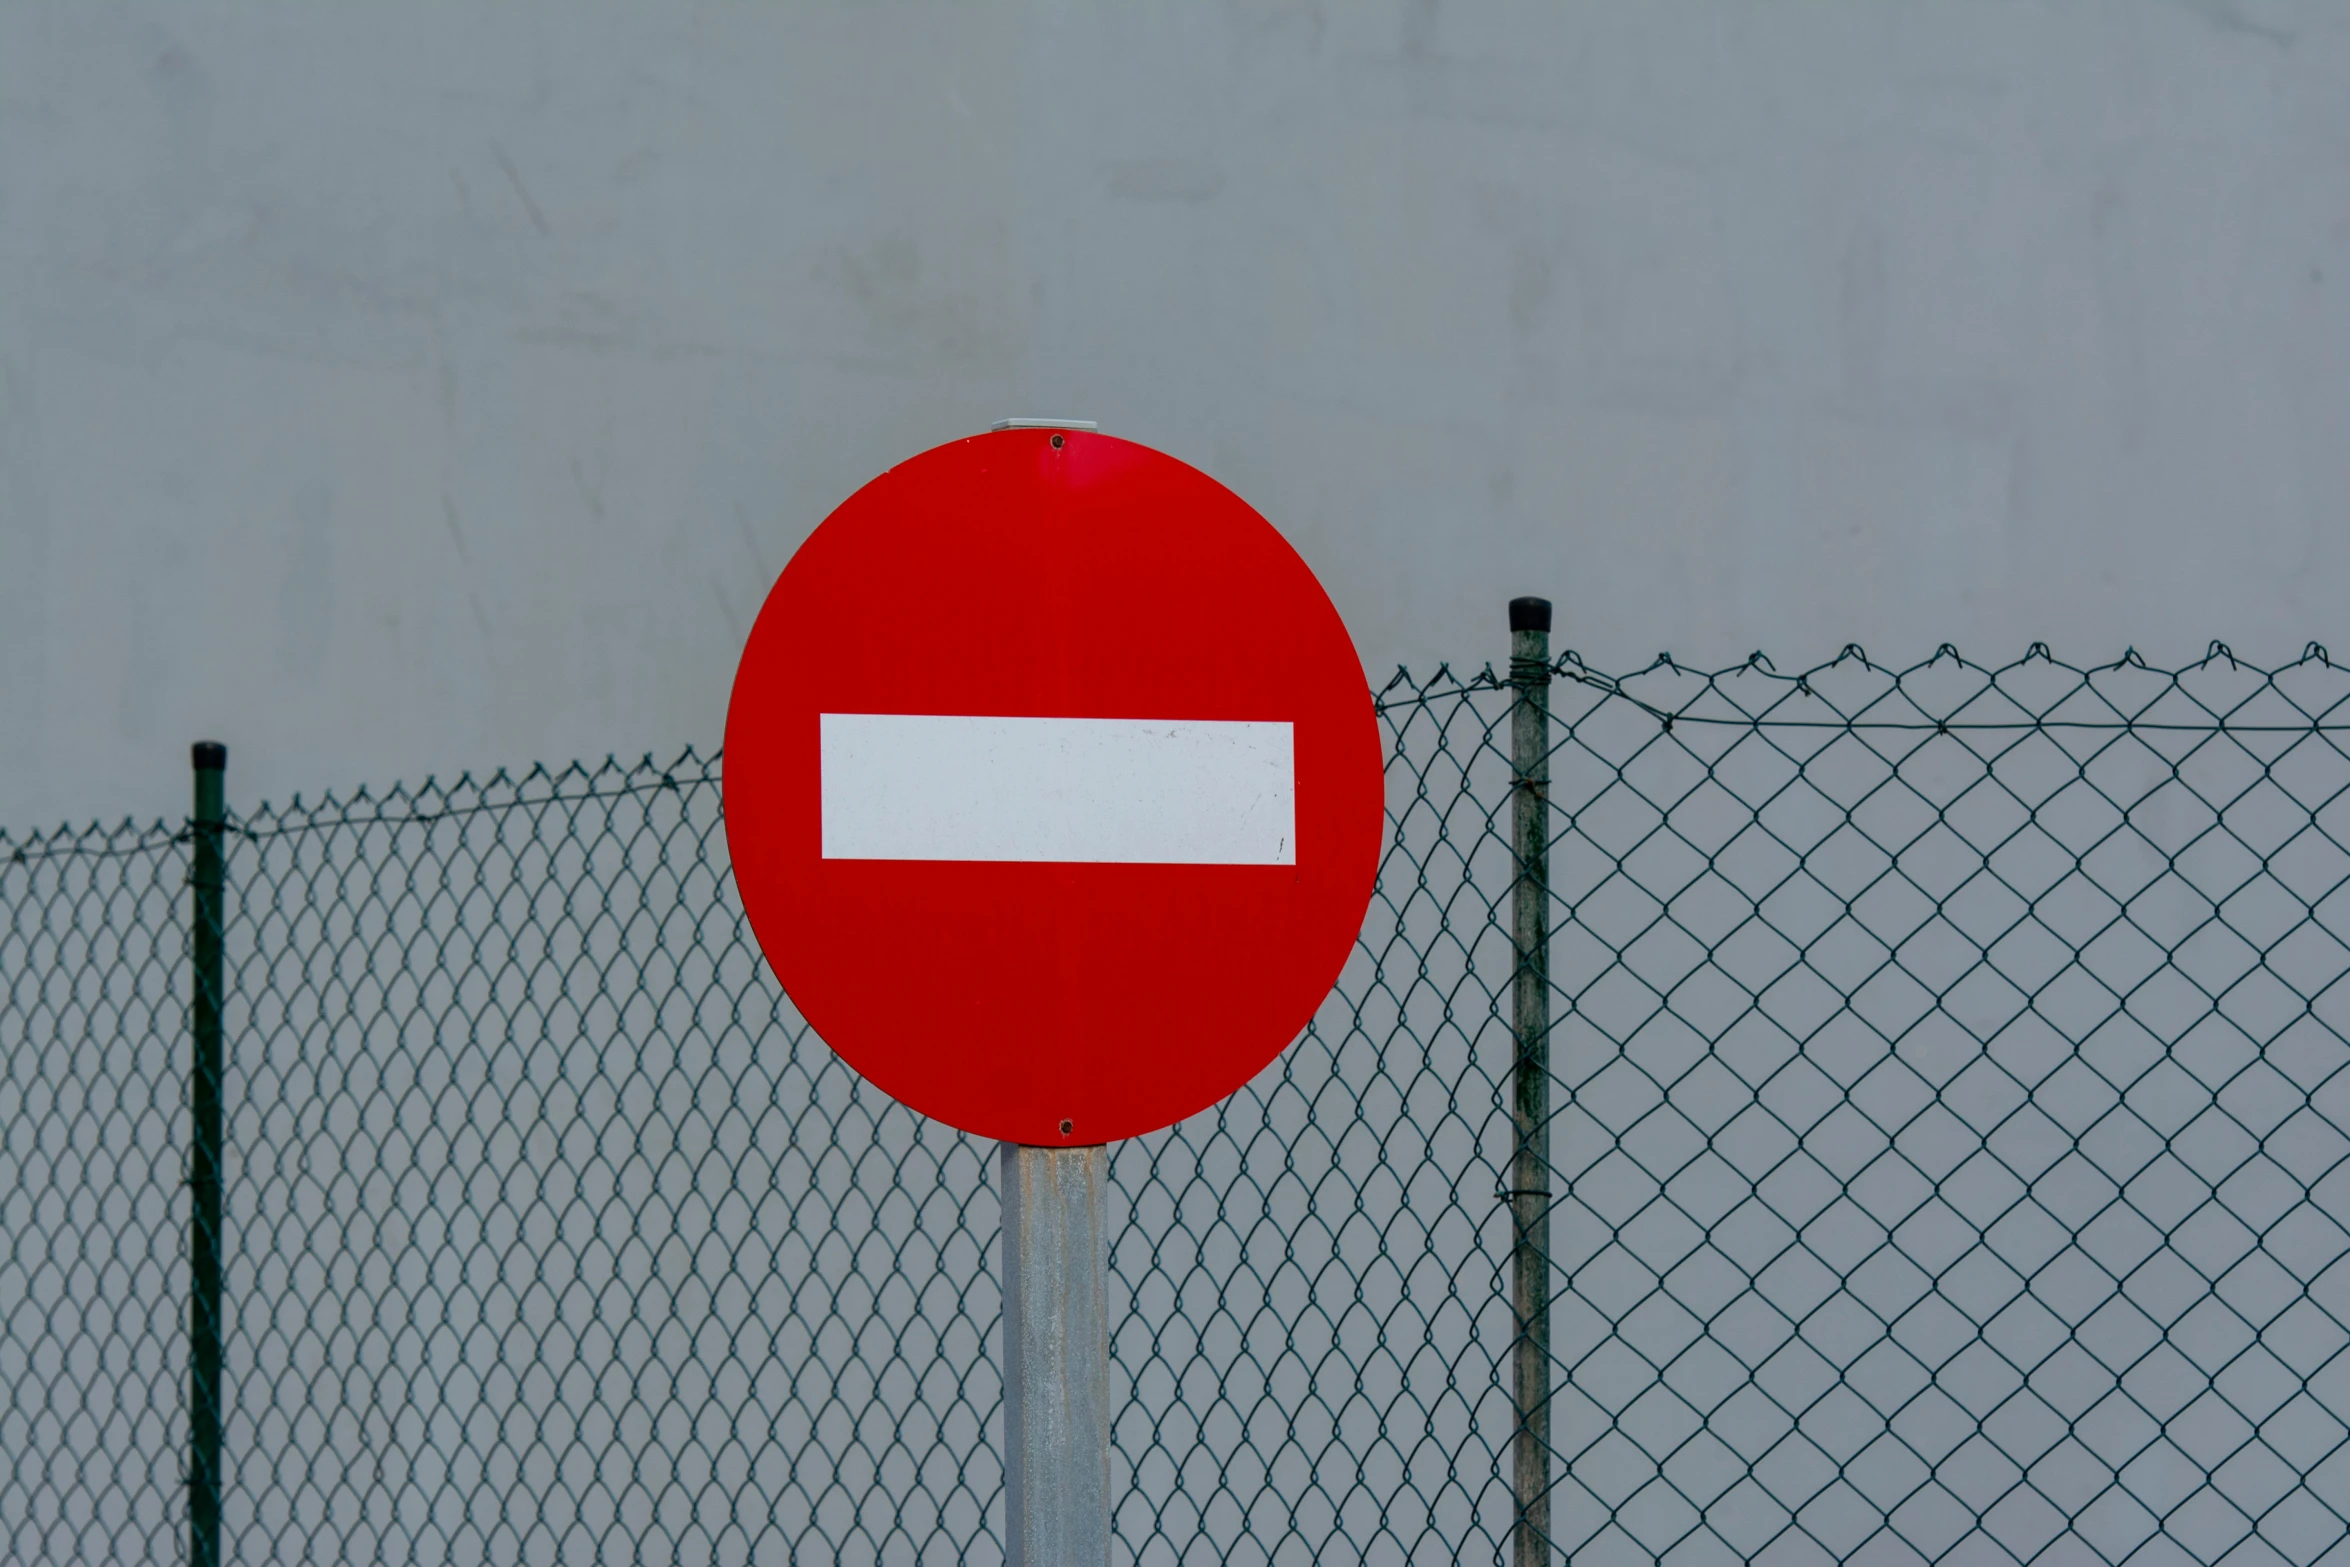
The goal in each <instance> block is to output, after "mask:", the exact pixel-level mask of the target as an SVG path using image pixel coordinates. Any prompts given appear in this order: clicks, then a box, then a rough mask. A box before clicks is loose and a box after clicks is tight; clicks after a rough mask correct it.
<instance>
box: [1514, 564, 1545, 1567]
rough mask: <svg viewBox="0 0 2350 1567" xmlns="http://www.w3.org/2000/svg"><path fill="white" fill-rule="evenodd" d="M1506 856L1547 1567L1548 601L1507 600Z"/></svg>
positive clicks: (1532, 1481)
mask: <svg viewBox="0 0 2350 1567" xmlns="http://www.w3.org/2000/svg"><path fill="white" fill-rule="evenodd" d="M1510 687H1511V689H1512V691H1513V692H1515V699H1514V700H1513V701H1512V702H1511V704H1510V771H1511V774H1512V778H1511V788H1510V794H1511V811H1510V848H1511V851H1512V853H1513V854H1514V855H1515V857H1516V859H1517V872H1518V874H1517V881H1516V884H1515V886H1514V887H1513V888H1512V891H1511V896H1510V942H1511V945H1512V946H1514V947H1515V948H1516V956H1517V969H1516V973H1515V974H1514V976H1513V979H1512V985H1511V996H1510V1003H1511V1005H1510V1023H1511V1030H1510V1031H1511V1033H1512V1035H1513V1036H1514V1038H1515V1042H1516V1045H1517V1059H1516V1061H1515V1062H1514V1063H1513V1066H1512V1071H1511V1074H1510V1123H1511V1129H1512V1131H1513V1132H1514V1133H1515V1134H1516V1144H1517V1146H1516V1152H1515V1155H1514V1157H1513V1158H1512V1159H1511V1161H1510V1219H1511V1246H1510V1310H1511V1314H1512V1315H1513V1317H1514V1318H1515V1319H1516V1324H1515V1325H1516V1328H1517V1342H1516V1343H1515V1345H1514V1346H1513V1353H1512V1357H1511V1358H1512V1362H1513V1363H1512V1366H1511V1373H1512V1375H1511V1401H1512V1403H1513V1405H1514V1406H1515V1412H1516V1415H1517V1431H1516V1433H1515V1441H1514V1443H1513V1444H1512V1445H1513V1448H1514V1451H1513V1452H1512V1454H1511V1460H1512V1462H1511V1492H1512V1495H1513V1496H1514V1498H1515V1499H1516V1502H1517V1514H1518V1516H1517V1527H1516V1529H1515V1531H1514V1537H1513V1541H1512V1549H1511V1560H1512V1562H1513V1563H1514V1564H1515V1567H1549V1563H1550V1561H1551V1549H1550V1199H1551V1191H1550V600H1548V599H1537V598H1521V599H1512V600H1510Z"/></svg>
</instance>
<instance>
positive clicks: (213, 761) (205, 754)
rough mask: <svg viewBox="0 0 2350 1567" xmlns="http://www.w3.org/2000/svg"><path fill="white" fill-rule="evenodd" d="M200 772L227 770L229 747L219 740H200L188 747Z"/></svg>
mask: <svg viewBox="0 0 2350 1567" xmlns="http://www.w3.org/2000/svg"><path fill="white" fill-rule="evenodd" d="M188 750H189V752H190V754H191V755H192V756H193V758H194V760H195V763H196V771H198V772H200V773H218V772H225V771H226V770H227V769H228V747H227V746H225V745H222V744H221V743H220V742H219V741H218V740H199V741H197V742H196V743H195V744H194V745H192V746H190V747H189V748H188Z"/></svg>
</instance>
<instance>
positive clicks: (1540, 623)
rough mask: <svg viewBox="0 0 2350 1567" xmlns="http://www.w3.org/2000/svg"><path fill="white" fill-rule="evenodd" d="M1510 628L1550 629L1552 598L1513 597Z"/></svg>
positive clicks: (1513, 629)
mask: <svg viewBox="0 0 2350 1567" xmlns="http://www.w3.org/2000/svg"><path fill="white" fill-rule="evenodd" d="M1510 629H1511V630H1512V631H1548V630H1549V629H1550V600H1548V599H1511V600H1510Z"/></svg>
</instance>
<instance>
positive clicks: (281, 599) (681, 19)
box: [0, 0, 2350, 827]
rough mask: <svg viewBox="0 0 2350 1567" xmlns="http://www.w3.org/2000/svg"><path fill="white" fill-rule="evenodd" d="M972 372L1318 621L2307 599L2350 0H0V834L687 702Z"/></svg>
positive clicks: (1691, 652)
mask: <svg viewBox="0 0 2350 1567" xmlns="http://www.w3.org/2000/svg"><path fill="white" fill-rule="evenodd" d="M1026 412H1067V413H1073V414H1079V415H1085V416H1090V417H1093V418H1096V419H1099V420H1101V421H1102V422H1103V424H1104V426H1105V427H1106V428H1108V429H1110V430H1112V431H1114V432H1116V433H1119V434H1123V435H1128V436H1131V437H1134V438H1137V439H1140V440H1144V441H1148V442H1150V443H1152V444H1154V445H1157V446H1160V447H1163V448H1165V449H1167V450H1169V451H1172V452H1174V453H1176V454H1178V455H1181V456H1183V457H1186V458H1188V459H1189V460H1191V461H1193V462H1196V463H1198V464H1200V465H1201V466H1203V467H1205V468H1207V469H1208V470H1209V471H1211V472H1213V473H1215V474H1217V475H1218V476H1219V477H1221V478H1223V479H1224V480H1225V481H1227V482H1228V483H1230V484H1232V485H1234V486H1235V487H1237V488H1238V489H1239V490H1240V491H1241V492H1242V493H1243V494H1244V495H1247V496H1248V497H1249V498H1250V499H1252V500H1253V501H1255V502H1256V503H1257V504H1258V506H1259V507H1261V508H1262V509H1263V510H1264V511H1265V512H1266V513H1267V514H1268V515H1270V516H1271V517H1272V518H1273V519H1274V520H1275V521H1276V522H1277V523H1278V524H1279V525H1281V526H1282V527H1283V528H1284V529H1285V530H1286V531H1287V532H1288V533H1289V535H1290V536H1291V537H1292V538H1293V539H1294V540H1295V541H1296V542H1297V543H1298V545H1299V547H1300V548H1301V549H1302V550H1303V551H1304V553H1305V554H1306V556H1307V558H1308V559H1309V560H1311V561H1312V562H1313V564H1314V565H1315V567H1316V569H1317V570H1319V571H1320V572H1321V573H1322V576H1323V579H1324V581H1325V582H1326V583H1327V584H1328V585H1329V587H1330V589H1331V592H1332V593H1333V595H1334V596H1335V597H1336V599H1337V600H1338V603H1339V605H1340V607H1341V609H1342V610H1344V611H1345V613H1346V614H1347V616H1348V617H1349V619H1350V621H1351V622H1352V624H1353V625H1354V627H1355V630H1356V635H1357V638H1358V641H1359V642H1360V644H1361V646H1362V649H1363V653H1364V656H1365V659H1366V661H1367V662H1368V663H1369V664H1370V665H1371V666H1372V667H1373V669H1374V670H1375V671H1378V670H1384V668H1385V667H1386V666H1390V665H1392V664H1393V663H1395V662H1396V661H1398V660H1408V661H1410V662H1412V663H1414V664H1415V665H1426V664H1429V663H1433V662H1434V661H1436V660H1437V659H1440V658H1445V657H1451V658H1455V659H1464V658H1465V659H1469V660H1481V659H1483V658H1485V657H1489V656H1493V655H1496V654H1498V653H1500V652H1502V651H1503V650H1504V647H1505V640H1506V639H1505V633H1504V628H1503V621H1502V603H1503V601H1504V600H1505V599H1506V598H1507V597H1508V596H1509V595H1510V594H1512V593H1520V592H1547V593H1548V594H1550V595H1551V596H1552V597H1554V598H1555V599H1556V600H1557V601H1558V603H1559V607H1560V617H1559V633H1558V641H1559V643H1560V644H1561V645H1564V646H1573V647H1576V648H1579V649H1581V650H1582V651H1584V652H1585V653H1586V654H1587V655H1589V656H1590V657H1592V658H1593V659H1594V660H1595V661H1597V662H1602V663H1607V664H1624V663H1633V662H1641V661H1645V660H1646V659H1647V658H1648V657H1649V656H1651V655H1653V654H1654V653H1655V652H1656V651H1657V650H1659V649H1660V648H1670V649H1672V650H1673V651H1674V652H1675V653H1676V654H1677V655H1680V656H1682V657H1684V658H1688V659H1694V660H1699V661H1729V660H1733V659H1737V658H1741V657H1743V656H1744V655H1745V654H1746V653H1748V652H1749V651H1750V650H1752V649H1754V648H1757V647H1761V648H1767V649H1769V650H1770V651H1771V652H1772V653H1773V654H1774V656H1776V657H1777V658H1778V659H1779V660H1780V662H1781V665H1782V667H1784V666H1785V665H1786V664H1787V663H1788V662H1790V661H1800V660H1804V659H1807V658H1811V657H1820V656H1826V655H1828V654H1831V653H1833V652H1834V651H1835V649H1836V648H1837V647H1838V646H1839V645H1840V644H1842V643H1844V642H1846V641H1848V640H1856V641H1859V642H1861V643H1863V644H1864V645H1865V646H1866V647H1867V648H1868V650H1869V652H1870V653H1871V654H1872V655H1873V656H1876V657H1878V658H1882V659H1891V660H1907V659H1910V658H1915V657H1922V656H1924V655H1925V654H1927V653H1929V652H1930V651H1931V650H1932V649H1933V647H1934V645H1935V644H1936V643H1937V642H1940V641H1943V640H1945V639H1947V640H1951V641H1955V642H1956V643H1958V644H1959V646H1960V647H1961V648H1962V649H1964V650H1965V651H1966V652H1968V653H1969V654H1971V655H1973V656H1976V657H1978V658H1985V659H1993V658H2004V657H2007V656H2012V655H2014V654H2017V653H2020V652H2021V651H2022V650H2023V648H2024V646H2025V644H2026V643H2027V642H2029V641H2030V640H2032V639H2034V638H2045V639H2047V640H2048V641H2050V642H2051V643H2052V644H2054V646H2055V648H2056V651H2057V652H2058V653H2059V654H2060V655H2065V656H2070V657H2073V658H2076V659H2082V660H2086V659H2090V658H2102V657H2109V656H2111V655H2113V654H2116V653H2118V652H2119V651H2120V650H2121V648H2122V647H2123V646H2124V645H2125V644H2129V643H2135V644H2136V645H2137V646H2139V647H2140V648H2141V649H2143V650H2145V651H2146V652H2147V653H2148V654H2149V655H2150V656H2157V657H2170V658H2183V657H2189V656H2193V655H2195V654H2198V653H2200V652H2201V651H2202V649H2203V647H2204V644H2205V642H2206V641H2207V640H2208V639H2209V638H2211V637H2223V638H2226V639H2228V640H2230V641H2231V642H2232V643H2234V644H2235V646H2236V647H2237V648H2238V649H2239V650H2241V651H2245V652H2248V653H2251V654H2254V655H2256V656H2260V657H2264V658H2272V659H2275V658H2284V657H2290V656H2292V655H2294V654H2297V653H2298V652H2299V651H2300V649H2301V647H2302V644H2303V643H2304V641H2306V640H2308V639H2311V638H2316V639H2319V640H2329V639H2330V640H2332V641H2334V642H2336V643H2338V644H2343V647H2342V651H2344V652H2345V653H2350V628H2346V627H2345V624H2344V617H2343V614H2342V612H2341V608H2340V606H2341V604H2342V602H2343V600H2344V598H2345V596H2346V593H2350V527H2346V526H2345V523H2346V521H2350V8H2345V7H2343V6H2342V5H2340V4H2339V3H2338V0H1944V3H1938V4H1931V5H1928V4H1900V5H1894V4H1886V3H1882V0H1815V3H1806V4H1796V3H1772V4H1769V5H1764V4H1760V3H1733V0H1673V3H1667V0H1642V3H1641V4H1638V5H1620V4H1612V3H1605V0H1586V3H1576V4H1559V3H1553V0H1540V3H1537V0H1525V3H1503V0H1475V3H1468V4H1459V5H1454V4H1436V3H1433V0H1403V3H1402V4H1400V5H1397V4H1382V5H1371V4H1365V5H1347V4H1340V3H1337V0H1330V3H1325V4H1318V3H1314V0H1299V3H1283V0H1225V3H1223V4H1221V5H1210V4H1204V3H1203V4H1189V5H1180V6H1178V5H1166V6H1151V7H1136V6H1094V5H1080V4H1067V5H1053V4H1045V3H1038V4H1034V5H1021V4H1016V3H1010V0H1006V3H1001V4H935V5H914V4H874V3H866V0H854V3H852V0H842V3H838V4H833V5H827V6H818V5H813V4H807V5H785V4H748V3H745V4H661V5H645V4H588V3H584V0H529V3H515V4H502V5H497V6H488V5H477V6H456V5H413V6H410V5H390V4H377V5H367V6H360V5H339V6H297V5H291V4H273V5H264V4H259V3H254V4H241V5H229V4H217V3H214V4H193V3H168V4H167V3H163V0H137V3H122V4H108V5H100V4H87V5H82V4H76V5H60V4H48V3H41V0H0V822H6V823H8V824H11V825H13V826H17V827H26V826H32V825H37V824H40V823H43V822H46V821H49V820H53V819H57V818H63V817H74V818H86V817H91V816H113V815H118V814H120V813H123V812H138V813H141V814H162V813H171V814H177V813H178V812H180V811H182V810H184V809H185V803H184V802H185V767H186V751H185V743H186V742H187V741H189V740H191V739H194V738H196V737H198V736H217V737H219V738H222V739H225V740H227V741H229V742H230V744H231V746H232V762H231V769H232V771H231V784H232V792H233V795H234V797H235V798H237V799H240V800H244V801H248V802H250V801H252V800H254V799H255V798H257V797H259V796H262V795H269V796H276V797H283V796H285V795H287V794H290V793H291V792H293V791H295V790H304V791H311V792H315V791H316V790H318V789H319V788H321V787H325V786H342V785H347V784H350V783H354V782H358V781H363V780H372V781H375V782H379V783H380V782H382V781H385V780H389V779H395V778H399V779H414V778H417V777H419V776H421V775H422V774H424V773H426V772H428V771H439V772H443V773H446V772H449V771H453V770H455V769H459V768H465V767H477V768H478V767H484V766H494V765H496V764H499V763H512V762H523V761H529V760H533V759H540V758H547V759H561V758H567V757H571V756H574V755H581V754H590V753H593V754H598V755H600V754H602V753H604V752H606V751H612V750H617V751H620V752H623V753H632V752H642V751H644V750H648V749H650V750H654V751H667V750H670V749H672V748H674V747H677V746H680V745H682V744H684V743H686V742H689V741H691V742H696V743H701V744H705V745H707V744H712V743H715V741H716V740H717V738H718V734H719V728H720V719H721V715H722V713H723V710H724V703H725V699H726V692H727V684H728V680H729V678H730V675H731V672H732V665H733V659H734V656H735V653H736V650H737V648H738V646H739V644H740V640H741V638H742V636H743V633H744V631H745V629H746V628H747V626H748V624H749V621H750V618H751V616H752V614H753V613H754V612H755V610H756V608H757V605H758V602H759V599H760V596H761V594H762V593H763V591H764V589H765V587H766V584H767V583H768V581H769V580H770V579H771V578H772V576H773V575H774V573H775V572H776V571H777V570H778V569H780V567H781V566H782V563H783V562H784V560H785V559H786V558H787V557H788V556H789V554H790V552H791V550H792V548H793V546H794V545H795V544H796V543H797V542H798V540H799V539H800V538H801V537H802V536H803V535H804V534H805V533H806V532H807V530H808V529H809V528H810V527H812V526H813V525H814V524H815V523H816V522H817V521H818V520H819V519H820V518H821V517H822V516H823V514H824V513H825V511H826V510H827V509H828V508H829V507H831V506H832V505H833V504H834V503H836V502H837V501H838V500H839V499H840V498H841V497H842V496H844V495H846V494H847V493H848V492H849V491H851V490H852V489H854V488H855V487H856V486H857V485H858V484H860V483H861V482H863V481H864V480H865V479H866V478H868V477H870V476H871V475H872V474H873V473H875V472H876V471H878V470H879V469H881V468H882V467H884V466H886V465H887V464H888V463H889V462H891V461H892V460H894V459H896V458H898V457H900V456H903V455H905V454H907V453H910V452H912V451H914V450H917V449H920V448H922V447H925V446H928V445H931V444H933V443H936V442H938V441H941V440H945V439H948V438H951V437H953V436H956V435H959V434H963V433H966V432H968V431H971V430H973V429H976V428H979V427H981V426H983V425H984V424H985V423H986V422H987V421H988V420H990V419H992V418H994V417H997V416H1000V415H1003V414H1007V413H1026ZM915 634H918V628H916V633H915ZM942 651H946V652H951V650H942Z"/></svg>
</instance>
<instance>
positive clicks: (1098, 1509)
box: [1004, 1143, 1110, 1567]
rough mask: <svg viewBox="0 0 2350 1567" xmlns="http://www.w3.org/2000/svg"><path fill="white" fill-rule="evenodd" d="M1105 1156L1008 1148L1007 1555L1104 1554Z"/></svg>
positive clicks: (1014, 1561)
mask: <svg viewBox="0 0 2350 1567" xmlns="http://www.w3.org/2000/svg"><path fill="white" fill-rule="evenodd" d="M1109 1174H1110V1153H1109V1150H1108V1149H1107V1148H1104V1147H1101V1146H1099V1145H1096V1146H1094V1147H1090V1148H1032V1147H1027V1146H1025V1145H1022V1144H1019V1143H1006V1144H1004V1559H1005V1561H1006V1563H1007V1564H1008V1567H1108V1563H1109V1560H1110V1306H1109V1286H1108V1281H1107V1276H1106V1275H1107V1271H1108V1268H1109V1255H1110V1253H1109V1245H1110V1239H1109V1231H1108V1228H1107V1226H1106V1224H1105V1223H1104V1209H1105V1207H1106V1191H1107V1187H1108V1185H1109Z"/></svg>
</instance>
